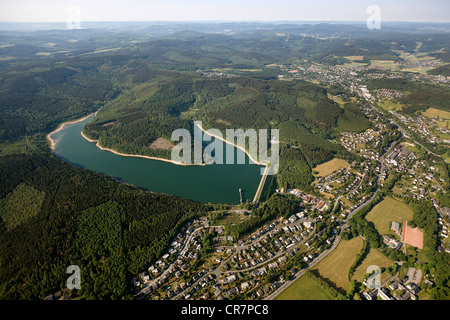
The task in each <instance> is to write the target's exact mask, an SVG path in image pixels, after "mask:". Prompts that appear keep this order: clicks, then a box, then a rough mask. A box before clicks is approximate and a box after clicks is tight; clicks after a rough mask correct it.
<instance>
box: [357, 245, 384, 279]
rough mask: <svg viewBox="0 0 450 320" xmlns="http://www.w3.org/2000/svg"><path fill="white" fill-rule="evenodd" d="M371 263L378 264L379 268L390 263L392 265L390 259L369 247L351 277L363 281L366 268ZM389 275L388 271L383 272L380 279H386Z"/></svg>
mask: <svg viewBox="0 0 450 320" xmlns="http://www.w3.org/2000/svg"><path fill="white" fill-rule="evenodd" d="M371 265H375V266H379V267H380V268H382V267H389V266H390V265H392V260H390V259H389V258H387V257H386V256H384V255H383V254H382V253H381V252H379V251H378V250H376V249H373V248H371V249H370V251H369V254H368V255H367V257H366V258H365V259H364V261H363V262H362V263H361V265H360V266H359V267H358V268H356V270H355V274H354V275H353V278H352V279H355V280H356V281H358V282H363V279H364V275H365V274H366V271H367V268H368V267H369V266H371ZM390 276H391V275H389V274H388V273H386V272H383V273H382V274H381V281H384V280H386V279H387V278H389V277H390Z"/></svg>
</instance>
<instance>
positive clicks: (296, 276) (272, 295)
mask: <svg viewBox="0 0 450 320" xmlns="http://www.w3.org/2000/svg"><path fill="white" fill-rule="evenodd" d="M396 142H397V141H394V142H392V144H391V146H390V147H389V148H388V150H387V151H386V152H385V153H384V154H383V155H382V156H381V157H380V159H379V161H380V163H381V168H380V172H379V174H378V181H377V189H376V190H375V192H374V193H373V195H372V196H371V197H370V198H369V200H367V201H366V202H364V203H363V204H362V205H360V206H359V207H357V208H355V209H354V210H353V211H351V212H350V213H349V214H348V216H347V217H346V219H345V220H344V223H343V224H342V225H341V227H340V228H339V234H338V235H337V236H336V239H335V240H334V242H333V244H332V246H331V247H330V248H328V249H327V250H325V251H323V252H322V253H321V254H319V256H318V257H316V258H315V259H314V260H313V261H312V262H311V263H309V264H308V266H307V267H306V268H304V269H302V270H300V271H299V272H297V273H296V274H295V275H294V276H293V277H292V280H288V281H286V282H284V283H283V284H282V285H281V286H280V287H279V288H278V289H277V290H275V291H274V292H273V293H272V294H270V295H269V296H268V297H266V298H265V299H264V300H273V299H274V298H275V297H276V296H277V295H279V294H280V293H281V292H282V291H283V290H285V289H286V288H287V287H289V286H290V285H291V284H292V283H294V282H295V281H296V280H297V279H298V278H299V277H301V276H302V275H303V274H304V273H305V271H306V270H307V269H310V268H312V267H313V266H315V265H316V264H317V263H319V262H320V261H321V260H322V259H323V258H325V257H326V256H327V255H328V254H329V253H330V252H331V251H333V250H334V249H335V248H336V247H337V246H338V244H339V242H340V241H341V231H342V230H344V229H345V228H346V227H347V222H348V221H349V220H350V219H351V218H352V217H353V216H354V215H355V214H356V213H357V212H358V211H359V210H361V209H362V208H364V207H366V206H367V205H368V204H369V203H370V202H371V201H372V200H373V199H374V198H375V196H376V195H377V194H378V192H379V191H380V189H379V186H380V182H381V173H382V172H383V170H384V164H383V163H384V157H385V156H386V155H387V154H388V153H389V152H390V151H391V149H392V148H394V147H395V145H396ZM361 181H362V179H361ZM336 200H337V199H336Z"/></svg>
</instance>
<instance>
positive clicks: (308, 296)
mask: <svg viewBox="0 0 450 320" xmlns="http://www.w3.org/2000/svg"><path fill="white" fill-rule="evenodd" d="M275 300H334V298H333V296H331V295H330V294H329V293H328V291H327V290H325V289H323V288H322V287H320V286H319V285H318V284H316V283H315V282H314V281H313V280H311V279H309V278H307V277H306V276H301V277H300V278H299V279H297V280H296V281H295V282H294V283H293V284H291V285H290V286H289V287H288V288H287V289H286V290H284V291H283V292H281V293H280V294H279V295H278V296H276V297H275Z"/></svg>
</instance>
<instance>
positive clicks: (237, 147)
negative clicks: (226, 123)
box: [197, 126, 269, 167]
mask: <svg viewBox="0 0 450 320" xmlns="http://www.w3.org/2000/svg"><path fill="white" fill-rule="evenodd" d="M197 128H200V130H202V131H203V132H204V133H206V134H207V135H209V136H211V137H214V138H216V139H219V140H222V141H223V142H225V143H227V144H229V145H232V146H234V147H235V148H236V149H239V150H241V151H242V152H244V153H245V154H246V155H247V157H248V158H249V159H250V160H251V161H252V162H254V164H256V165H258V166H262V167H267V166H268V165H269V164H268V163H262V162H260V161H257V160H255V159H253V157H252V156H251V155H250V154H249V153H248V151H247V150H245V149H243V148H242V147H240V146H238V145H237V144H235V143H234V142H233V143H231V142H230V141H228V140H227V139H225V138H223V137H219V136H216V135H214V134H211V133H208V132H206V131H207V130H205V129H204V128H203V127H198V126H197Z"/></svg>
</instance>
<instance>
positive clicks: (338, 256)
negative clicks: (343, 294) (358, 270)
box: [313, 237, 363, 290]
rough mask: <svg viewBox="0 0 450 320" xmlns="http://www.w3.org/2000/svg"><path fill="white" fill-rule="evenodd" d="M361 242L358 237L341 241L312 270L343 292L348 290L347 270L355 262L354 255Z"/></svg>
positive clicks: (359, 249) (358, 250)
mask: <svg viewBox="0 0 450 320" xmlns="http://www.w3.org/2000/svg"><path fill="white" fill-rule="evenodd" d="M362 246H363V240H362V239H361V238H360V237H356V238H353V239H351V240H341V242H340V243H339V245H338V246H337V248H336V249H334V250H333V251H332V252H331V253H330V254H329V255H328V256H326V257H325V258H324V259H323V260H322V261H320V262H319V263H318V264H317V265H316V266H314V268H313V270H318V271H319V273H320V275H321V276H323V277H325V278H328V279H330V280H331V281H332V282H334V283H335V284H336V286H338V287H341V288H342V289H344V290H348V289H349V288H350V287H349V281H348V270H349V269H350V267H351V266H352V264H353V263H354V262H355V257H356V254H358V253H359V252H360V251H361V248H362Z"/></svg>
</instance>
